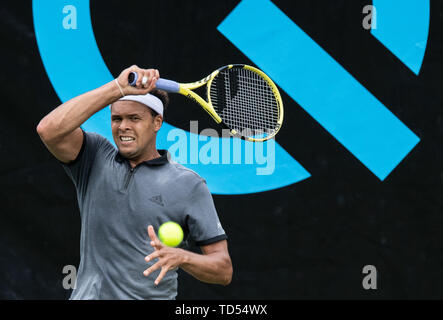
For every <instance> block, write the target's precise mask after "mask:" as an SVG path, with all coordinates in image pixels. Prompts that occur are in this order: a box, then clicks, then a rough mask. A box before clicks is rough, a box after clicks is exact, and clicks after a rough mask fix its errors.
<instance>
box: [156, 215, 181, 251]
mask: <svg viewBox="0 0 443 320" xmlns="http://www.w3.org/2000/svg"><path fill="white" fill-rule="evenodd" d="M158 237H159V239H160V241H161V242H163V243H164V244H165V245H167V246H169V247H176V246H178V245H179V244H180V243H181V242H182V240H183V230H182V228H181V227H180V225H179V224H178V223H176V222H173V221H168V222H165V223H163V224H162V225H161V226H160V228H158Z"/></svg>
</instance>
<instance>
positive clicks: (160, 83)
mask: <svg viewBox="0 0 443 320" xmlns="http://www.w3.org/2000/svg"><path fill="white" fill-rule="evenodd" d="M137 79H138V74H137V72H131V73H130V74H129V76H128V82H129V85H130V86H135V83H136V82H137ZM155 87H156V88H157V89H160V90H165V91H168V92H174V93H177V92H179V91H180V85H179V84H178V82H175V81H172V80H166V79H162V78H159V79H158V80H157V83H156V85H155Z"/></svg>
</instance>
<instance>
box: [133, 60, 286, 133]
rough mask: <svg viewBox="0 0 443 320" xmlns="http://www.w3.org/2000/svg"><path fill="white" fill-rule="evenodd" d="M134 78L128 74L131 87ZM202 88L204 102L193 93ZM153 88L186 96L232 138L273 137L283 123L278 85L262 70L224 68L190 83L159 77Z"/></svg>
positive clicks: (134, 81)
mask: <svg viewBox="0 0 443 320" xmlns="http://www.w3.org/2000/svg"><path fill="white" fill-rule="evenodd" d="M137 78H138V75H137V73H136V72H131V73H130V74H129V76H128V82H129V84H130V85H131V86H134V85H135V83H136V81H137ZM204 85H206V86H207V88H206V89H207V90H206V93H207V100H205V99H203V98H202V97H200V96H199V95H198V94H196V93H195V92H194V91H192V90H194V89H197V88H200V87H202V86H204ZM156 88H157V89H161V90H165V91H167V92H172V93H179V94H182V95H184V96H186V97H187V98H189V99H191V100H192V101H194V102H196V103H198V104H199V105H200V106H201V107H202V108H203V109H204V110H205V111H206V112H207V113H209V115H210V116H211V117H212V118H213V119H214V120H215V122H217V123H218V124H220V125H221V126H222V127H223V128H225V129H229V132H230V134H231V135H233V136H237V137H239V138H242V139H245V140H248V141H266V140H269V139H271V138H273V137H274V136H275V135H276V134H277V132H278V131H279V130H280V127H281V125H282V123H283V102H282V99H281V96H280V92H279V91H278V88H277V86H276V85H275V84H274V82H272V80H271V79H270V78H269V77H268V76H267V75H266V74H265V73H264V72H263V71H261V70H259V69H257V68H254V67H251V66H248V65H243V64H233V65H227V66H224V67H221V68H219V69H217V70H215V71H214V72H212V73H211V74H210V75H208V76H207V77H206V78H204V79H202V80H200V81H197V82H191V83H178V82H175V81H171V80H166V79H162V78H160V79H158V80H157V84H156Z"/></svg>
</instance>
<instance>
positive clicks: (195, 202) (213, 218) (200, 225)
mask: <svg viewBox="0 0 443 320" xmlns="http://www.w3.org/2000/svg"><path fill="white" fill-rule="evenodd" d="M187 203H188V205H187V206H186V209H185V213H186V220H187V227H188V229H189V234H190V236H191V238H192V239H193V240H194V241H195V244H196V245H197V246H204V245H208V244H211V243H215V242H218V241H221V240H225V239H227V238H228V237H227V236H226V233H225V231H224V230H223V227H222V225H221V223H220V219H219V217H218V215H217V211H216V209H215V206H214V201H213V200H212V195H211V193H210V192H209V189H208V187H207V186H206V182H205V181H204V180H203V179H201V181H199V182H198V183H197V185H196V186H195V187H194V188H193V190H192V191H191V193H190V195H189V197H188V202H187Z"/></svg>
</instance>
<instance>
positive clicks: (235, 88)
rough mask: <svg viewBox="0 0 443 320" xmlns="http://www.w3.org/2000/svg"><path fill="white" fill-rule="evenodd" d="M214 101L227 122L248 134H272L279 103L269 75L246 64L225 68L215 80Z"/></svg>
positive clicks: (213, 103)
mask: <svg viewBox="0 0 443 320" xmlns="http://www.w3.org/2000/svg"><path fill="white" fill-rule="evenodd" d="M210 96H211V102H212V105H213V106H214V109H215V111H216V112H217V113H218V114H219V116H220V117H221V118H222V119H223V122H224V123H225V124H226V125H227V126H228V127H230V128H231V129H234V130H236V131H238V132H239V133H240V134H241V135H242V136H245V137H258V136H263V137H265V136H266V135H270V134H272V133H273V132H274V130H275V129H276V127H277V125H278V119H279V105H278V102H277V99H276V98H275V95H274V93H273V91H272V89H271V87H270V86H269V85H268V83H267V82H266V80H265V79H263V78H262V77H261V76H260V75H259V74H257V73H255V72H253V71H251V70H248V69H243V68H235V67H234V68H232V69H228V70H223V71H221V72H220V73H219V74H218V75H217V77H215V78H214V80H213V81H212V83H211V87H210Z"/></svg>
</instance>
